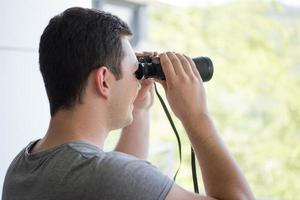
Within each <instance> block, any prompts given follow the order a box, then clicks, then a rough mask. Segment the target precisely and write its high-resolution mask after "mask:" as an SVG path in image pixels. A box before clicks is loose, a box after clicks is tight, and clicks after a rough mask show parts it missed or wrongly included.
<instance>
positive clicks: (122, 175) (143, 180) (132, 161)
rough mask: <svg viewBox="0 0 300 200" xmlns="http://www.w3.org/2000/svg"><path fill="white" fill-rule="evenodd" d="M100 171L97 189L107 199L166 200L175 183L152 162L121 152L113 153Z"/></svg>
mask: <svg viewBox="0 0 300 200" xmlns="http://www.w3.org/2000/svg"><path fill="white" fill-rule="evenodd" d="M97 168H98V172H97V174H96V176H97V182H98V183H96V184H95V186H96V188H97V192H99V193H101V195H99V196H102V197H107V198H106V199H112V200H113V199H123V200H127V199H128V200H134V199H141V200H164V199H165V198H166V196H167V195H168V193H169V191H170V189H171V187H172V185H173V183H174V182H173V180H172V179H170V178H169V177H168V176H166V175H164V174H162V173H161V172H160V171H159V170H158V169H157V168H156V167H155V166H153V165H152V164H151V163H149V162H147V161H143V160H139V159H136V158H134V157H131V156H128V155H126V154H122V153H112V156H107V157H106V158H105V159H104V160H102V161H101V163H99V166H98V167H97Z"/></svg>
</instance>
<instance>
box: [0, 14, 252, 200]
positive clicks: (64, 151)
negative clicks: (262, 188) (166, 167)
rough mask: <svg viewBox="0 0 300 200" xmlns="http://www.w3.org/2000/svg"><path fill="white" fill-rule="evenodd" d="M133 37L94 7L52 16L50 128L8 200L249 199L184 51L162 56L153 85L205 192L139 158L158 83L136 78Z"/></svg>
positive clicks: (25, 157) (6, 190)
mask: <svg viewBox="0 0 300 200" xmlns="http://www.w3.org/2000/svg"><path fill="white" fill-rule="evenodd" d="M130 35H131V31H130V29H129V28H128V26H127V25H126V23H124V22H123V21H122V20H120V19H119V18H118V17H116V16H113V15H111V14H108V13H105V12H102V11H97V10H92V9H84V8H70V9H67V10H66V11H64V12H63V13H62V14H60V15H58V16H55V17H54V18H52V19H51V20H50V22H49V24H48V26H47V27H46V29H45V30H44V32H43V34H42V36H41V41H40V49H39V53H40V57H39V60H40V70H41V73H42V76H43V79H44V83H45V88H46V91H47V95H48V99H49V103H50V112H51V120H50V124H49V128H48V131H47V133H46V135H45V137H44V138H42V139H41V140H37V141H34V142H31V143H30V144H29V145H28V146H27V147H26V148H25V149H24V150H22V151H21V152H20V153H19V155H17V157H16V158H15V159H14V160H13V162H12V164H11V166H10V167H9V169H8V171H7V175H6V178H5V183H4V187H3V200H14V199H18V200H20V199H24V200H33V199H35V200H36V199H43V200H48V199H57V200H59V199H61V200H65V199H89V200H94V199H95V200H96V199H112V200H114V199H123V200H124V199H125V200H126V199H128V200H132V199H142V200H147V199H149V200H150V199H167V200H177V199H178V200H185V199H186V200H190V199H230V200H234V199H253V195H252V193H251V191H250V188H249V186H248V184H247V182H246V180H245V179H244V177H243V175H242V173H241V172H240V170H239V168H238V166H237V164H236V163H235V162H234V160H233V158H232V157H231V156H230V154H229V153H228V151H227V150H226V148H225V146H224V145H223V144H222V142H221V140H220V138H219V136H218V134H217V131H216V129H215V127H214V124H213V121H212V120H211V117H210V115H209V112H208V110H207V106H206V98H205V91H204V88H203V84H202V79H201V77H200V75H199V73H198V71H197V70H196V67H195V64H194V63H193V61H192V60H191V58H189V57H187V56H185V55H182V54H177V53H171V52H168V53H162V54H160V55H159V57H160V59H161V64H162V68H163V71H164V73H165V76H166V80H165V81H159V80H157V82H159V83H160V84H162V86H163V87H164V89H165V92H166V97H167V99H168V102H169V104H170V107H171V108H172V110H173V112H174V113H175V114H176V116H177V117H178V118H179V119H180V120H181V122H182V124H183V126H184V127H185V129H186V132H187V134H188V136H189V139H190V141H191V143H192V145H193V148H194V149H195V152H196V155H197V158H198V160H199V164H200V166H201V171H202V175H203V181H204V185H205V191H206V195H197V194H194V193H192V192H189V191H187V190H185V189H183V188H182V187H180V186H179V185H177V184H175V183H173V181H172V180H171V179H170V178H168V177H167V176H165V175H163V174H162V173H160V172H159V171H158V170H157V169H156V168H155V167H154V166H152V165H151V164H150V163H149V162H147V161H144V160H143V159H146V158H147V148H148V133H149V109H150V107H151V105H152V103H153V90H152V85H153V81H149V80H143V81H141V82H139V81H138V80H137V79H136V76H135V71H136V70H137V67H138V63H137V59H136V55H135V54H134V52H133V50H132V48H131V46H130V44H129V42H128V37H129V36H130ZM146 54H147V53H145V54H141V55H146ZM147 55H155V53H152V54H151V53H150V54H149V53H148V54H147ZM119 128H123V130H122V135H121V138H120V141H119V143H118V145H117V147H116V151H114V152H104V151H103V150H102V149H103V145H104V141H105V138H106V137H107V135H108V133H109V132H110V131H111V130H114V129H119ZM121 152H123V153H121ZM129 154H131V156H130V155H129Z"/></svg>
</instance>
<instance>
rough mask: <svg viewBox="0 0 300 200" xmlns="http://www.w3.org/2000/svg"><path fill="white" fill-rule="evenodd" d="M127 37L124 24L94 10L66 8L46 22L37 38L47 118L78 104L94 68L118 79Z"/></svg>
mask: <svg viewBox="0 0 300 200" xmlns="http://www.w3.org/2000/svg"><path fill="white" fill-rule="evenodd" d="M129 35H132V33H131V30H130V29H129V27H128V25H127V24H126V23H125V22H123V21H122V20H121V19H119V18H118V17H116V16H114V15H111V14H109V13H105V12H102V11H98V10H92V9H85V8H70V9H67V10H66V11H64V12H63V13H61V14H60V15H57V16H55V17H53V18H52V19H51V20H50V22H49V24H48V26H47V27H46V28H45V30H44V32H43V34H42V36H41V40H40V48H39V54H40V56H39V62H40V71H41V73H42V76H43V79H44V83H45V87H46V91H47V95H48V99H49V103H50V113H51V116H54V114H55V113H56V112H57V111H58V110H60V109H68V108H72V106H74V105H75V104H76V103H80V102H81V96H82V93H83V91H84V89H85V87H86V84H87V79H88V77H89V74H90V73H91V72H92V71H93V70H94V69H97V68H99V67H101V66H107V67H108V68H109V70H110V71H111V72H112V73H113V74H114V76H115V77H116V79H121V78H122V71H121V61H122V59H123V57H124V56H125V53H124V51H123V47H122V38H123V37H124V36H129Z"/></svg>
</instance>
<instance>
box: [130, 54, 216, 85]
mask: <svg viewBox="0 0 300 200" xmlns="http://www.w3.org/2000/svg"><path fill="white" fill-rule="evenodd" d="M137 59H138V62H139V68H138V70H137V71H136V72H135V75H136V78H137V79H139V80H140V79H142V78H143V77H144V78H145V79H147V78H156V79H160V80H165V75H164V72H163V70H162V68H161V64H160V59H159V57H149V56H139V57H137ZM193 61H194V63H195V65H196V67H197V70H198V71H199V73H200V76H201V78H202V80H203V81H209V80H210V79H211V78H212V76H213V73H214V67H213V63H212V61H211V59H210V58H208V57H196V58H193Z"/></svg>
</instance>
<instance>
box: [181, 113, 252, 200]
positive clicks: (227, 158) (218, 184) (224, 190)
mask: <svg viewBox="0 0 300 200" xmlns="http://www.w3.org/2000/svg"><path fill="white" fill-rule="evenodd" d="M183 125H184V127H185V129H186V131H187V133H188V136H189V138H190V140H191V143H192V146H193V148H194V150H195V153H196V156H197V158H198V161H199V164H200V168H201V172H202V177H203V182H204V186H205V191H206V193H207V195H209V196H211V197H215V198H222V199H254V197H253V194H252V193H251V190H250V187H249V186H248V184H247V181H246V180H245V178H244V176H243V174H242V173H241V171H240V169H239V167H238V165H237V164H236V162H235V161H234V159H233V158H232V156H231V155H230V154H229V152H228V150H227V148H226V147H225V145H224V144H223V142H222V140H221V139H220V137H219V136H218V133H217V130H216V128H215V126H214V123H213V121H212V120H211V118H210V117H209V116H208V115H206V114H203V115H201V116H200V117H199V118H197V119H193V120H190V121H188V120H187V121H185V122H183Z"/></svg>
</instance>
